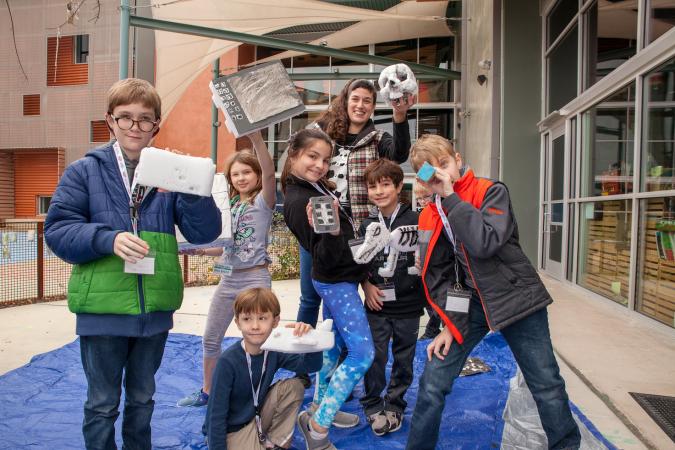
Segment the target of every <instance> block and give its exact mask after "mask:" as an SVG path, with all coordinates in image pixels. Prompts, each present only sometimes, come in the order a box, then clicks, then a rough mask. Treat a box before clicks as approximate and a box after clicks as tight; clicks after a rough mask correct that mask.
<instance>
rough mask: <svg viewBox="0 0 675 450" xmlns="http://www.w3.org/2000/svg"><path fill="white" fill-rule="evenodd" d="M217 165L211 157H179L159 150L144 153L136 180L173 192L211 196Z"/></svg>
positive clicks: (150, 148) (139, 163)
mask: <svg viewBox="0 0 675 450" xmlns="http://www.w3.org/2000/svg"><path fill="white" fill-rule="evenodd" d="M215 173H216V165H215V164H213V161H211V159H210V158H197V157H194V156H187V155H178V154H176V153H172V152H169V151H166V150H160V149H158V148H155V147H147V148H145V149H143V151H142V152H141V157H140V159H139V161H138V166H137V167H136V178H135V181H136V182H137V183H138V184H140V185H143V186H150V187H155V188H161V189H166V190H167V191H171V192H181V193H184V194H194V195H201V196H202V197H210V196H211V188H212V187H213V176H214V175H215Z"/></svg>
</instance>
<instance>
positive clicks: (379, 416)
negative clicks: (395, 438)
mask: <svg viewBox="0 0 675 450" xmlns="http://www.w3.org/2000/svg"><path fill="white" fill-rule="evenodd" d="M368 423H369V424H370V429H371V430H373V433H374V434H375V436H384V435H385V434H387V433H389V421H388V420H387V416H386V414H385V413H384V411H378V412H376V413H373V414H371V415H369V416H368Z"/></svg>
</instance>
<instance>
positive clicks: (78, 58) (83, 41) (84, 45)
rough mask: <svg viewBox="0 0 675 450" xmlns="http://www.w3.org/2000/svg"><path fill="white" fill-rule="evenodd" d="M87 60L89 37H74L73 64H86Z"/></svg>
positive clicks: (84, 35) (82, 35)
mask: <svg viewBox="0 0 675 450" xmlns="http://www.w3.org/2000/svg"><path fill="white" fill-rule="evenodd" d="M88 60H89V35H88V34H80V35H77V36H75V64H86V63H87V61H88Z"/></svg>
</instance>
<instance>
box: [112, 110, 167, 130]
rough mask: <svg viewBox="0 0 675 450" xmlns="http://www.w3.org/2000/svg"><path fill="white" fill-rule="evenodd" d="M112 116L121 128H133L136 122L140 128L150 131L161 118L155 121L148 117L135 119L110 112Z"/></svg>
mask: <svg viewBox="0 0 675 450" xmlns="http://www.w3.org/2000/svg"><path fill="white" fill-rule="evenodd" d="M110 117H112V120H114V121H115V123H117V126H118V127H119V128H120V130H124V131H126V130H131V129H132V128H133V126H134V124H136V126H138V129H139V130H141V131H144V132H146V133H149V132H151V131H153V130H154V129H155V127H156V126H157V124H158V123H159V120H157V121H154V122H153V121H152V120H148V119H141V120H134V119H132V118H131V117H115V116H113V115H112V114H110Z"/></svg>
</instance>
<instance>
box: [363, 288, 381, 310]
mask: <svg viewBox="0 0 675 450" xmlns="http://www.w3.org/2000/svg"><path fill="white" fill-rule="evenodd" d="M363 293H364V294H365V295H366V305H368V308H370V309H371V310H372V311H381V310H382V306H383V305H384V303H383V302H382V300H381V298H382V297H384V293H383V292H382V291H381V290H380V289H379V288H378V287H377V286H375V285H374V284H372V283H370V282H369V281H364V282H363Z"/></svg>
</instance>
